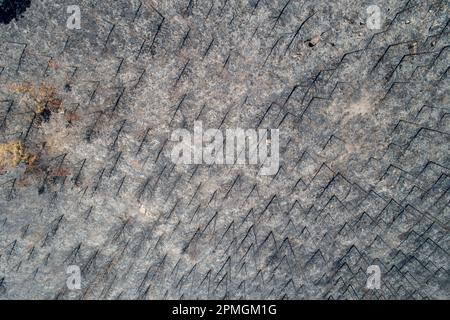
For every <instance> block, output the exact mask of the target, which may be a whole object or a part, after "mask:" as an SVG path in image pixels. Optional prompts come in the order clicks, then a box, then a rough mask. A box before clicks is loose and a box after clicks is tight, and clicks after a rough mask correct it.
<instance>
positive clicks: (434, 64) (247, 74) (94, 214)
mask: <svg viewBox="0 0 450 320" xmlns="http://www.w3.org/2000/svg"><path fill="white" fill-rule="evenodd" d="M11 2H18V1H11ZM19 2H24V3H26V2H29V1H19ZM0 3H1V4H2V10H3V12H2V20H1V23H0V298H1V299H18V298H26V299H449V298H450V256H449V254H450V252H449V250H450V234H449V231H450V206H449V202H450V176H449V174H450V157H449V156H450V151H449V150H450V148H449V142H450V106H449V96H450V90H449V79H448V70H449V65H450V46H449V42H450V41H449V40H450V39H449V32H450V27H449V21H450V20H449V12H450V10H449V2H448V1H446V0H425V1H418V0H380V1H353V0H341V1H322V0H315V1H313V0H311V1H301V0H274V1H268V0H249V1H247V0H221V1H210V0H162V1H156V0H155V1H152V0H146V1H138V0H128V1H123V0H119V1H112V0H109V1H100V0H99V1H97V0H89V1H62V0H57V1H38V0H32V1H31V4H24V5H22V4H18V5H17V6H16V7H14V8H12V7H10V8H9V9H5V8H6V6H5V5H6V4H7V3H8V1H1V2H0ZM373 4H376V5H377V6H378V7H379V8H380V10H381V21H382V23H381V26H380V29H372V28H370V25H369V24H368V21H367V18H368V13H367V7H369V6H370V5H373ZM69 5H78V6H79V7H80V9H81V26H80V29H69V28H68V27H67V20H68V18H69V17H70V16H71V14H72V13H68V12H67V7H68V6H69ZM196 120H197V121H202V123H203V126H204V127H207V128H221V129H226V128H237V127H238V128H244V129H246V128H252V129H256V128H259V129H261V128H277V129H279V130H280V166H279V170H278V171H277V172H276V174H274V175H272V176H262V175H260V174H258V170H259V167H258V165H195V164H194V165H179V164H175V163H174V162H173V161H172V160H171V157H170V152H171V148H172V146H173V143H172V142H171V141H170V135H171V132H173V130H175V129H177V128H186V129H188V130H192V128H193V125H194V121H196ZM73 265H75V266H79V268H80V270H81V288H80V289H79V290H70V289H69V288H68V286H67V284H66V281H67V279H68V277H69V275H68V274H67V273H66V271H67V268H68V267H69V266H73ZM371 265H377V266H379V267H380V269H381V286H380V289H377V290H369V289H367V288H366V281H367V278H368V275H367V273H366V271H367V268H368V267H369V266H371Z"/></svg>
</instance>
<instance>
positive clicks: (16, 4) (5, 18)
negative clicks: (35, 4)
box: [0, 0, 31, 24]
mask: <svg viewBox="0 0 450 320" xmlns="http://www.w3.org/2000/svg"><path fill="white" fill-rule="evenodd" d="M30 4H31V0H0V23H4V24H8V23H10V22H11V21H12V20H13V19H18V18H19V17H20V16H21V14H22V13H24V12H25V10H27V8H28V7H29V6H30Z"/></svg>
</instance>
